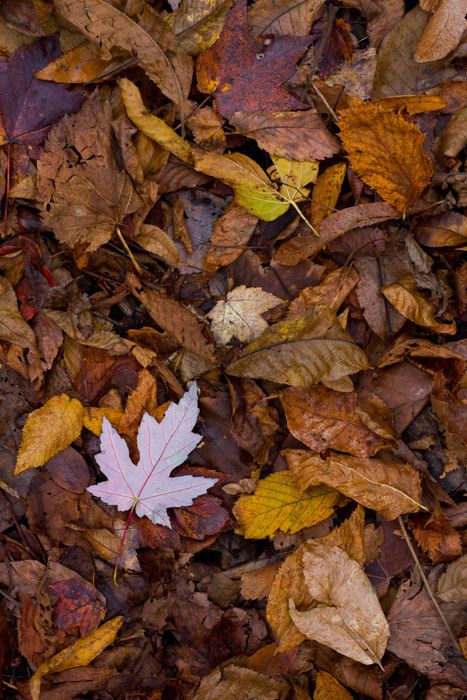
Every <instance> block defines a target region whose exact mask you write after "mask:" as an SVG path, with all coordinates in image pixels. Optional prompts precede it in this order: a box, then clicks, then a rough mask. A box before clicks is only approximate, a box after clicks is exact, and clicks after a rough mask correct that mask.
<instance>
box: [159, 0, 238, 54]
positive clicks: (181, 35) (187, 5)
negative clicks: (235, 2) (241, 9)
mask: <svg viewBox="0 0 467 700" xmlns="http://www.w3.org/2000/svg"><path fill="white" fill-rule="evenodd" d="M231 4H232V0H182V2H181V3H180V5H179V6H178V7H177V9H176V10H175V12H172V13H171V14H170V15H169V16H168V17H167V23H168V24H169V25H170V26H171V27H172V29H173V31H174V34H175V35H176V37H177V42H178V45H179V46H180V48H181V49H183V51H186V53H188V54H190V55H191V56H196V55H197V54H199V53H201V51H206V49H208V48H209V47H210V46H212V45H213V44H214V42H215V41H217V39H218V37H219V34H220V33H221V31H222V28H223V26H224V22H225V18H226V16H227V12H228V11H229V9H230V6H231Z"/></svg>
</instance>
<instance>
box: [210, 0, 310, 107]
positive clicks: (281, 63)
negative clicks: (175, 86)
mask: <svg viewBox="0 0 467 700" xmlns="http://www.w3.org/2000/svg"><path fill="white" fill-rule="evenodd" d="M310 41H311V39H310V37H290V36H286V37H282V36H276V37H274V39H273V41H272V42H271V43H270V44H269V45H268V46H264V44H263V41H261V39H258V38H256V37H254V36H252V35H251V34H250V33H249V31H248V25H247V14H246V0H236V2H235V3H234V4H233V6H232V8H231V10H230V11H229V13H228V15H227V18H226V21H225V25H224V29H223V31H222V33H221V35H220V36H219V39H218V40H217V41H216V43H215V44H214V45H213V46H211V48H210V49H208V51H205V52H204V53H202V54H201V55H200V56H199V58H198V61H197V66H196V72H197V78H198V86H199V89H200V90H201V92H206V93H212V92H215V107H216V109H217V111H218V112H219V113H220V114H222V116H224V117H226V118H227V119H229V118H230V117H231V116H232V114H233V113H234V112H243V111H244V112H257V111H259V110H261V111H267V112H279V111H286V110H297V109H306V106H305V105H304V104H303V103H302V102H300V101H299V100H298V99H297V98H296V97H293V96H292V95H290V94H289V93H288V92H287V91H286V90H284V89H283V88H281V87H280V86H281V84H282V83H284V82H285V81H286V80H287V79H288V78H290V77H291V76H292V74H293V73H294V66H295V62H296V61H297V60H298V58H300V56H301V55H302V54H303V53H304V52H305V49H306V48H307V47H308V46H309V44H310Z"/></svg>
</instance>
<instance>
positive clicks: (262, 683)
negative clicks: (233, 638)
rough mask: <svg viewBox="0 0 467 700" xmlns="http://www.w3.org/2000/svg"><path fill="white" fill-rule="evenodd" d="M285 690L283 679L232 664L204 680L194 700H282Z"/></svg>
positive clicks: (193, 697)
mask: <svg viewBox="0 0 467 700" xmlns="http://www.w3.org/2000/svg"><path fill="white" fill-rule="evenodd" d="M285 690H286V684H285V682H284V681H283V680H282V679H279V678H271V677H269V676H266V675H264V674H263V673H258V672H257V671H253V670H252V669H250V668H242V667H241V666H235V665H234V664H230V665H229V666H224V667H223V668H222V670H215V671H213V672H212V673H211V674H210V675H208V676H206V678H203V679H202V681H201V683H200V685H199V688H198V689H197V691H196V692H195V694H194V695H193V696H192V699H193V700H223V699H224V698H226V697H229V696H230V697H235V698H238V700H254V698H262V700H263V699H264V700H280V697H281V695H282V694H283V693H284V691H285Z"/></svg>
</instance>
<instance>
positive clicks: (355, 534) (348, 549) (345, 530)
mask: <svg viewBox="0 0 467 700" xmlns="http://www.w3.org/2000/svg"><path fill="white" fill-rule="evenodd" d="M364 527H365V510H364V508H362V506H357V507H356V508H355V510H354V512H353V513H352V515H351V516H350V517H349V518H347V520H344V522H343V523H341V525H339V526H338V527H335V528H333V529H332V530H331V532H329V533H328V534H327V535H323V537H319V538H318V539H317V540H315V541H316V542H321V543H322V544H325V545H327V546H328V547H339V548H340V549H342V551H343V552H345V553H346V554H348V555H349V557H350V558H351V559H354V560H355V561H356V562H357V563H358V564H360V566H362V567H363V565H364V563H365V531H364ZM305 547H306V545H305Z"/></svg>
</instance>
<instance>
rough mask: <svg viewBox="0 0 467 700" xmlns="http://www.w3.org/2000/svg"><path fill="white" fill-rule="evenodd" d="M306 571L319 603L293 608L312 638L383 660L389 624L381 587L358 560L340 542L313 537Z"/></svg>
mask: <svg viewBox="0 0 467 700" xmlns="http://www.w3.org/2000/svg"><path fill="white" fill-rule="evenodd" d="M303 574H304V579H305V583H306V585H307V587H308V590H309V592H310V595H311V596H312V598H313V599H314V600H316V601H317V602H318V603H319V605H318V607H316V608H313V609H312V610H308V611H305V612H299V611H298V610H297V609H296V607H295V604H294V602H293V600H292V601H291V603H290V614H291V617H292V620H293V622H294V624H295V625H296V626H297V627H298V629H299V630H300V631H301V632H303V634H304V635H305V636H306V637H307V638H308V639H313V640H315V641H317V642H319V643H320V644H325V645H326V646H329V647H331V648H332V649H335V650H336V651H337V652H339V653H340V654H343V655H344V656H349V657H350V658H351V659H355V660H356V661H359V662H360V663H363V664H366V665H370V664H374V663H377V664H379V663H380V661H381V658H382V657H383V654H384V652H385V650H386V644H387V641H388V637H389V626H388V623H387V621H386V618H385V617H384V613H383V611H382V610H381V606H380V604H379V602H378V598H377V597H376V594H375V591H374V589H373V587H372V585H371V583H370V582H369V580H368V578H367V577H366V575H365V574H364V572H363V571H362V569H361V568H360V566H359V564H357V562H356V561H354V560H353V559H351V558H350V557H349V556H348V555H347V554H346V553H345V552H343V551H342V550H341V549H339V547H329V546H327V545H325V544H320V543H308V545H307V551H306V552H305V553H304V554H303Z"/></svg>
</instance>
